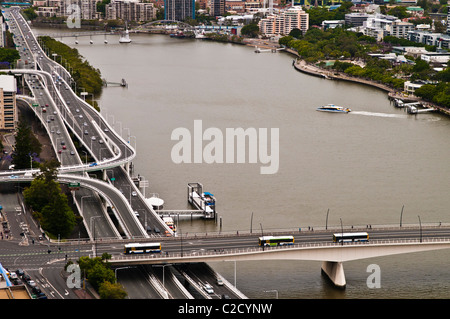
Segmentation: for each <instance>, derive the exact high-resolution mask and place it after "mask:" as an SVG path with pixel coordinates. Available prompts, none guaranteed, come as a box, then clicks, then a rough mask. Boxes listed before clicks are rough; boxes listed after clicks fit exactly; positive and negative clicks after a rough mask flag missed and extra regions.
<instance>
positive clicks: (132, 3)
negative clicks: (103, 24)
mask: <svg viewBox="0 0 450 319" xmlns="http://www.w3.org/2000/svg"><path fill="white" fill-rule="evenodd" d="M105 16H106V19H107V20H115V19H122V20H125V21H151V20H153V19H155V18H156V10H155V8H154V5H153V3H143V2H139V0H112V1H111V2H110V3H109V4H107V5H106V7H105Z"/></svg>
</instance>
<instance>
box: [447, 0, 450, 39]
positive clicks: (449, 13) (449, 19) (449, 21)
mask: <svg viewBox="0 0 450 319" xmlns="http://www.w3.org/2000/svg"><path fill="white" fill-rule="evenodd" d="M447 4H448V6H447V10H448V11H447V34H450V1H447Z"/></svg>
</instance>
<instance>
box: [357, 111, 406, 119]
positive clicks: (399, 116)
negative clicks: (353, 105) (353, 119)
mask: <svg viewBox="0 0 450 319" xmlns="http://www.w3.org/2000/svg"><path fill="white" fill-rule="evenodd" d="M349 114H358V115H366V116H378V117H393V118H401V119H405V118H407V117H408V116H407V115H403V114H389V113H376V112H365V111H352V112H350V113H349Z"/></svg>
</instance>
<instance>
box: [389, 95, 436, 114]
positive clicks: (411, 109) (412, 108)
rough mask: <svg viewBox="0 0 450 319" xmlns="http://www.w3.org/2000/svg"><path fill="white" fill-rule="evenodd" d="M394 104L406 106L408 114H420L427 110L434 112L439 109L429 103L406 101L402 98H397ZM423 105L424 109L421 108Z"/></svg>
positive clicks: (399, 106) (398, 106) (401, 106)
mask: <svg viewBox="0 0 450 319" xmlns="http://www.w3.org/2000/svg"><path fill="white" fill-rule="evenodd" d="M393 101H394V105H395V107H397V108H405V110H406V112H408V114H418V113H426V112H434V111H437V109H436V108H434V107H431V106H429V105H428V104H424V103H422V102H410V103H405V101H403V100H402V99H399V98H396V99H394V100H393ZM420 107H422V109H419V108H420Z"/></svg>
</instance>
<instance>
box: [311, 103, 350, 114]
mask: <svg viewBox="0 0 450 319" xmlns="http://www.w3.org/2000/svg"><path fill="white" fill-rule="evenodd" d="M317 111H321V112H337V113H348V112H351V111H352V110H351V109H349V108H347V107H342V106H337V105H334V104H327V105H323V106H321V107H318V108H317Z"/></svg>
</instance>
